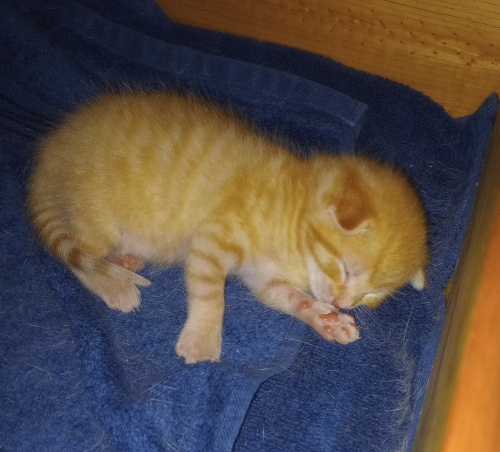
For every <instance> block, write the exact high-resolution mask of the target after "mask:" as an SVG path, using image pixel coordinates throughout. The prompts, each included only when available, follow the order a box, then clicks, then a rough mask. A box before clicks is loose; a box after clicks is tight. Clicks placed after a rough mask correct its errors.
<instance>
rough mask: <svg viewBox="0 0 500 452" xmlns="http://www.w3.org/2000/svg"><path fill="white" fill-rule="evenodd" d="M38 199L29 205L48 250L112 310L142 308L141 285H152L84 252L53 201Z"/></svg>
mask: <svg viewBox="0 0 500 452" xmlns="http://www.w3.org/2000/svg"><path fill="white" fill-rule="evenodd" d="M34 198H35V197H34V196H33V193H32V196H30V206H29V210H30V215H31V219H32V222H33V225H34V227H35V230H36V231H37V233H38V235H39V236H40V238H41V240H42V242H43V243H44V244H45V246H46V247H47V249H48V250H49V251H50V252H51V253H52V254H53V255H54V256H55V257H56V258H57V259H59V260H60V261H61V262H62V263H64V264H65V265H67V266H68V268H69V269H70V270H71V271H72V272H73V273H74V274H75V275H76V276H77V277H78V279H79V280H80V281H81V282H82V284H83V285H84V286H85V287H87V288H88V289H89V290H90V291H92V292H93V293H94V294H96V295H97V296H99V297H101V298H102V299H103V300H104V301H105V302H106V304H107V305H108V306H109V307H110V308H112V309H120V310H121V311H124V312H130V311H132V310H134V309H136V308H138V307H139V305H140V302H141V296H140V292H139V289H138V288H137V286H149V285H150V284H151V282H150V281H149V280H148V279H146V278H143V277H142V276H140V275H138V274H137V273H135V272H133V271H131V270H128V269H126V268H124V267H121V266H119V265H116V264H114V263H112V262H110V261H108V260H107V259H105V258H102V257H95V256H92V255H91V254H90V253H88V252H86V251H84V250H83V249H81V248H80V247H79V245H78V243H77V242H76V241H75V240H74V239H73V237H72V235H71V232H70V229H69V227H68V224H67V222H66V221H65V217H64V214H63V213H62V212H60V211H59V209H58V208H57V206H56V205H54V203H52V202H44V203H43V202H37V200H36V199H34Z"/></svg>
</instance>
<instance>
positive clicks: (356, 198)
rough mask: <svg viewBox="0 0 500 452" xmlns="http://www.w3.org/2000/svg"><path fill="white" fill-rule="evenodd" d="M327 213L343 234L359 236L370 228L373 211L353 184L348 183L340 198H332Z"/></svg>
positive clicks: (368, 202)
mask: <svg viewBox="0 0 500 452" xmlns="http://www.w3.org/2000/svg"><path fill="white" fill-rule="evenodd" d="M327 211H328V214H329V215H330V218H331V219H332V220H333V222H334V224H335V225H336V226H337V227H338V228H339V229H340V230H341V231H342V232H343V233H344V234H349V235H354V234H361V233H363V232H366V231H367V230H369V229H370V228H371V223H372V219H373V210H372V207H371V203H370V200H369V198H368V196H367V195H366V194H365V193H364V192H363V191H362V190H360V189H359V188H358V187H357V185H356V184H355V183H352V182H351V183H348V184H347V186H346V188H345V189H344V192H343V193H342V195H341V196H339V197H332V198H331V200H330V202H329V203H328V204H327Z"/></svg>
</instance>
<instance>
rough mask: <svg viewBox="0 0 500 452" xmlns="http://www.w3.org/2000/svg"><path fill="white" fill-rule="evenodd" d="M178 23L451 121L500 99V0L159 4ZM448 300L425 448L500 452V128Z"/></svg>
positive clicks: (425, 451)
mask: <svg viewBox="0 0 500 452" xmlns="http://www.w3.org/2000/svg"><path fill="white" fill-rule="evenodd" d="M157 1H158V3H159V4H160V5H161V6H162V7H163V8H164V10H165V11H166V12H167V13H168V15H169V16H170V18H171V19H173V20H175V21H178V22H181V23H186V24H190V25H195V26H199V27H202V28H208V29H213V30H218V31H223V32H227V33H233V34H238V35H242V36H248V37H252V38H255V39H259V40H265V41H272V42H277V43H281V44H286V45H289V46H292V47H297V48H301V49H304V50H309V51H311V52H315V53H320V54H322V55H324V56H327V57H330V58H333V59H335V60H337V61H339V62H341V63H344V64H346V65H348V66H351V67H354V68H356V69H360V70H363V71H367V72H371V73H374V74H378V75H381V76H384V77H387V78H390V79H392V80H396V81H398V82H401V83H404V84H407V85H410V86H411V87H412V88H414V89H417V90H419V91H422V92H424V93H425V94H427V95H428V96H430V97H431V98H432V99H434V100H435V101H437V102H439V103H440V104H441V105H443V107H444V108H445V109H446V111H448V113H449V114H450V115H452V116H455V117H458V116H463V115H467V114H471V113H473V112H474V111H475V110H476V109H477V108H478V106H479V105H480V104H481V102H482V101H483V100H484V99H485V98H486V97H487V96H488V95H489V94H490V93H491V92H494V91H496V92H498V93H500V1H499V0H490V1H480V0H433V1H431V0H384V1H382V0H350V1H345V0H335V1H334V0H157ZM488 154H489V157H488V161H487V163H486V165H485V168H486V171H485V173H484V174H483V177H482V180H481V183H480V187H479V188H480V191H479V195H478V199H477V200H476V201H477V202H476V204H475V208H474V213H473V217H472V220H471V224H470V228H469V231H468V236H467V241H466V245H465V246H464V249H463V252H462V255H461V258H460V263H459V267H458V269H457V271H456V273H455V277H454V281H453V284H452V289H451V292H450V296H449V311H448V315H447V320H446V325H445V331H444V333H443V338H442V341H441V344H440V350H439V353H438V357H437V358H436V364H435V366H434V370H433V374H432V376H431V381H430V383H429V389H428V391H427V396H426V402H425V406H424V411H423V413H422V415H421V422H420V425H419V431H418V434H417V438H416V440H415V444H414V447H413V451H414V452H438V451H439V452H476V451H477V452H497V451H499V450H500V315H499V310H498V305H499V304H500V204H499V201H498V193H499V190H500V121H498V120H497V124H496V129H495V136H494V139H493V140H492V143H491V145H490V150H489V153H488Z"/></svg>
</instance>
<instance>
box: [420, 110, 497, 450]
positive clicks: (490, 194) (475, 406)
mask: <svg viewBox="0 0 500 452" xmlns="http://www.w3.org/2000/svg"><path fill="white" fill-rule="evenodd" d="M499 174H500V117H497V120H496V121H495V127H494V130H493V135H492V138H491V140H490V144H489V148H488V154H487V159H486V161H485V164H484V169H483V173H482V175H481V180H480V182H479V186H478V192H477V195H476V202H475V205H474V209H473V212H472V215H471V221H470V223H469V229H468V231H467V236H466V240H465V243H464V246H463V248H462V251H461V255H460V259H459V263H458V266H457V270H456V272H455V275H454V277H453V281H452V284H451V289H450V293H449V296H448V300H449V305H448V312H447V315H446V323H445V327H444V331H443V334H442V338H441V342H440V344H439V350H438V354H437V356H436V360H435V364H434V368H433V371H432V375H431V379H430V382H429V387H428V389H427V393H426V398H425V404H424V409H423V411H422V414H421V416H420V423H419V428H418V433H417V437H416V439H415V443H414V446H413V452H471V451H480V452H497V451H498V448H499V444H500V428H499V427H500V329H499V322H500V316H499V313H498V305H499V298H500V295H499V294H500V198H499V191H500V178H499V177H498V175H499Z"/></svg>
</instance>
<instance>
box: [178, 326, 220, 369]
mask: <svg viewBox="0 0 500 452" xmlns="http://www.w3.org/2000/svg"><path fill="white" fill-rule="evenodd" d="M221 343H222V338H221V335H220V334H219V333H210V334H202V333H200V331H197V330H193V329H190V328H189V327H184V329H183V330H182V332H181V334H180V336H179V339H178V340H177V344H176V346H175V352H176V353H177V355H178V356H179V357H183V358H184V359H185V360H186V364H195V363H200V362H203V361H214V362H218V361H220V354H221Z"/></svg>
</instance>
